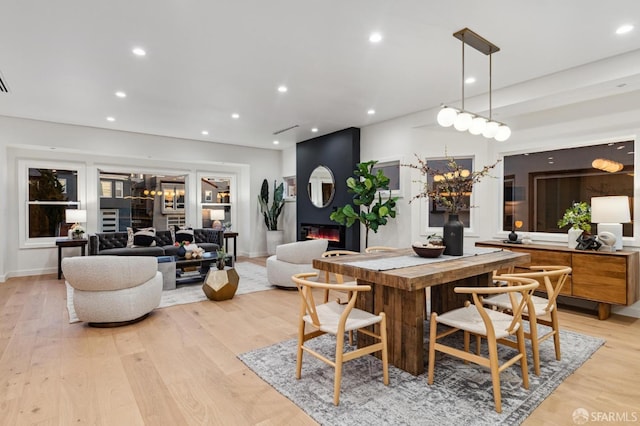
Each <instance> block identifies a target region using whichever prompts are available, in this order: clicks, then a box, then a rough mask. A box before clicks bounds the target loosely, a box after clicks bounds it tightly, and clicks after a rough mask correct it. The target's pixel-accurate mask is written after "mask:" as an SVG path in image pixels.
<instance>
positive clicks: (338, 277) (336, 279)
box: [322, 250, 360, 345]
mask: <svg viewBox="0 0 640 426" xmlns="http://www.w3.org/2000/svg"><path fill="white" fill-rule="evenodd" d="M349 254H360V253H358V252H357V251H351V250H329V251H325V252H324V253H322V257H336V256H346V255H349ZM331 275H333V281H332V279H331ZM324 282H325V283H328V284H331V283H335V284H342V285H357V284H358V283H357V282H356V281H355V280H348V281H345V280H344V276H343V275H342V274H335V273H333V274H332V273H331V272H329V271H324ZM339 291H340V292H342V293H344V290H339ZM350 297H351V292H347V299H349V298H350ZM328 301H329V289H326V290H325V291H324V303H327V302H328ZM337 301H338V303H342V302H340V298H338V299H337ZM349 344H350V345H353V330H351V331H349Z"/></svg>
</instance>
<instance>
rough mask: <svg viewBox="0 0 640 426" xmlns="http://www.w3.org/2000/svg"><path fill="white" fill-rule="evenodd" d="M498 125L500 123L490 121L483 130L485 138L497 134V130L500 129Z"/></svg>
mask: <svg viewBox="0 0 640 426" xmlns="http://www.w3.org/2000/svg"><path fill="white" fill-rule="evenodd" d="M498 126H500V125H499V124H498V123H496V122H495V121H490V122H488V123H487V126H486V127H485V128H484V131H483V132H482V136H484V137H485V138H488V139H491V138H492V137H494V136H495V135H496V132H497V131H498Z"/></svg>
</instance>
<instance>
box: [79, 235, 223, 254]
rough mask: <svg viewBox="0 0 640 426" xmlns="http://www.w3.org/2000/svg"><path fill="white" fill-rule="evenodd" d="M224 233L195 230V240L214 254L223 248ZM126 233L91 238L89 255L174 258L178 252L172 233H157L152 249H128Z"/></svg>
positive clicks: (91, 236)
mask: <svg viewBox="0 0 640 426" xmlns="http://www.w3.org/2000/svg"><path fill="white" fill-rule="evenodd" d="M223 234H224V232H223V231H217V230H214V229H194V230H193V238H194V242H195V243H196V244H197V245H198V247H202V248H203V249H204V250H205V251H208V252H212V251H216V250H218V249H219V248H220V247H222V243H223V239H224V237H223ZM127 237H128V234H127V233H126V232H98V233H95V234H91V235H90V236H89V255H111V256H156V257H157V256H172V255H175V254H176V252H177V251H178V247H176V246H174V245H173V239H172V238H171V232H170V231H157V232H156V245H155V246H152V247H127Z"/></svg>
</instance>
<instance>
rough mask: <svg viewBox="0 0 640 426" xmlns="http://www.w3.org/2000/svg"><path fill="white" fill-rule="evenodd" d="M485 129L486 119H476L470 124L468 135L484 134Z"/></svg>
mask: <svg viewBox="0 0 640 426" xmlns="http://www.w3.org/2000/svg"><path fill="white" fill-rule="evenodd" d="M485 127H487V119H486V118H482V117H476V118H474V119H473V121H472V122H471V127H469V133H471V134H472V135H479V134H480V133H482V132H484V129H485Z"/></svg>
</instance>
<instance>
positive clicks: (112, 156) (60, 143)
mask: <svg viewBox="0 0 640 426" xmlns="http://www.w3.org/2000/svg"><path fill="white" fill-rule="evenodd" d="M0 129H2V131H1V132H0V161H1V163H0V164H4V165H5V167H3V171H2V172H1V173H0V187H2V188H4V189H5V191H4V192H5V199H4V201H3V203H2V206H1V207H0V223H1V225H0V227H2V231H1V232H2V236H3V237H2V238H3V244H2V248H0V268H2V269H0V280H2V281H4V279H6V278H8V277H11V276H20V275H32V274H39V273H44V272H47V273H49V272H55V271H56V270H57V263H56V262H57V250H56V248H55V246H54V245H53V244H51V245H50V246H48V247H46V248H38V249H20V248H19V247H18V244H16V241H19V239H20V238H19V234H18V232H19V229H18V226H17V224H18V223H19V220H18V209H17V208H16V206H17V205H18V202H19V197H18V189H17V188H18V182H17V180H18V171H17V162H18V161H19V159H35V160H47V159H51V160H60V161H73V162H77V163H79V164H82V165H83V166H84V167H86V170H87V180H88V182H87V191H86V192H87V194H86V197H87V198H86V199H85V200H82V201H83V202H86V207H87V209H88V216H89V221H88V223H87V227H88V231H89V232H92V231H94V232H95V230H96V227H97V217H98V214H97V209H98V207H97V206H98V198H97V183H96V179H97V168H98V167H103V166H105V165H112V166H114V167H126V168H130V169H132V170H135V168H142V169H147V170H167V171H172V170H177V171H181V172H185V173H186V174H187V176H188V178H187V180H188V182H189V185H191V187H190V194H191V196H190V199H189V204H190V205H195V197H196V194H198V193H199V191H198V190H197V188H198V186H197V185H198V180H197V175H198V173H200V172H214V171H223V172H228V173H234V174H236V176H237V179H238V194H236V195H237V199H236V200H237V201H236V205H235V209H236V213H237V216H236V219H235V221H234V223H233V229H234V231H237V232H238V233H239V237H238V254H241V255H248V256H259V255H265V254H266V240H265V227H264V224H263V222H262V218H261V216H260V214H259V209H258V204H257V194H258V193H259V191H260V185H261V184H262V180H263V179H264V178H267V179H268V180H270V181H273V180H274V179H281V176H280V175H279V171H280V170H281V164H280V161H281V158H280V152H279V151H274V150H266V149H265V150H262V149H255V148H247V147H238V146H233V145H226V144H216V143H208V142H200V141H193V140H186V139H175V138H167V137H160V136H153V135H144V134H137V133H128V132H120V131H112V130H105V129H97V128H90V127H81V126H73V125H65V124H56V123H49V122H42V121H35V120H25V119H15V118H9V117H0ZM187 214H188V217H187V223H191V224H194V226H195V224H197V223H199V222H198V221H197V218H198V212H196V211H195V209H190V210H188V212H187Z"/></svg>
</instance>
